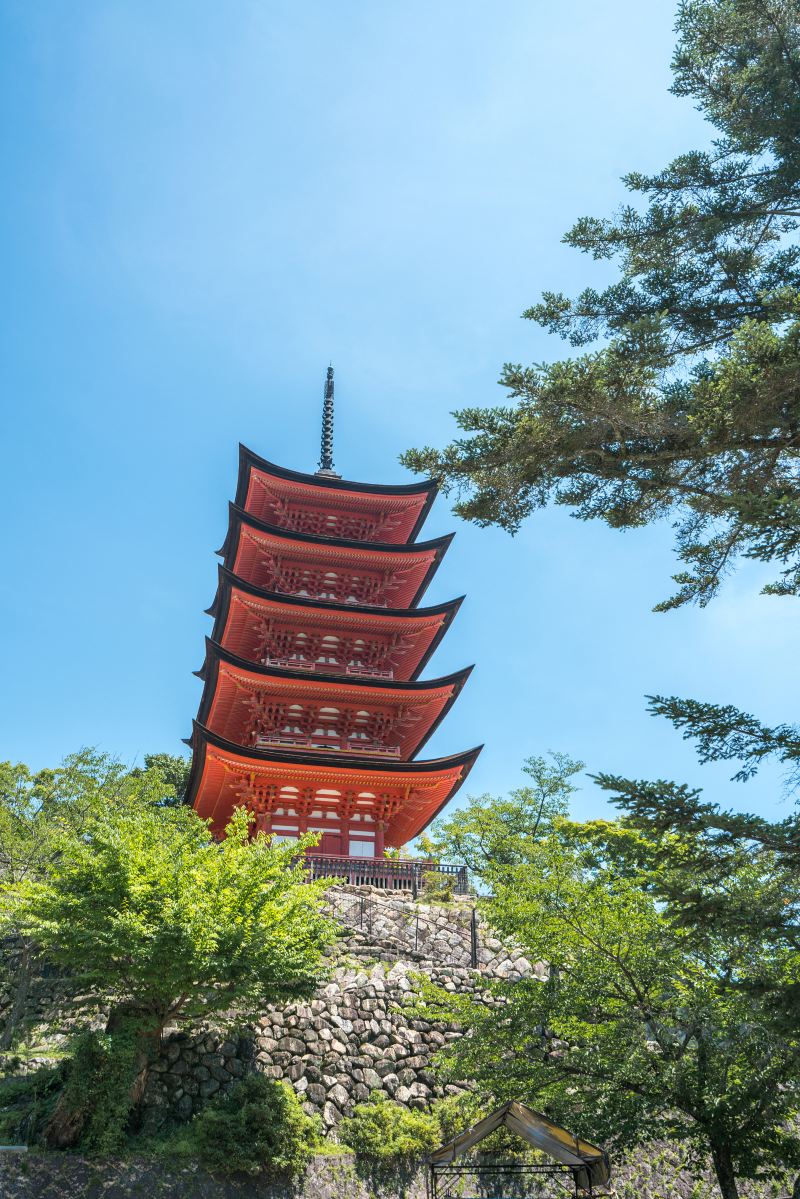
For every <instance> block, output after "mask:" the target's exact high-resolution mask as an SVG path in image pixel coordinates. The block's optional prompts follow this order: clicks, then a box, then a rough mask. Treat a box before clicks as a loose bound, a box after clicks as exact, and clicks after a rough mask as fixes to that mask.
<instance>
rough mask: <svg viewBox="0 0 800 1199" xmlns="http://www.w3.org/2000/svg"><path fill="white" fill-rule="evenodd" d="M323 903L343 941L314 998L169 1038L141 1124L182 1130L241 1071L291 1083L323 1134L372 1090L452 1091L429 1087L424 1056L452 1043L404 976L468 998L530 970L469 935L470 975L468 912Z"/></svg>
mask: <svg viewBox="0 0 800 1199" xmlns="http://www.w3.org/2000/svg"><path fill="white" fill-rule="evenodd" d="M328 899H329V903H330V906H331V909H332V911H333V912H334V913H335V915H336V916H337V918H338V919H339V920H340V921H341V923H342V924H343V925H344V927H345V930H346V936H345V938H344V939H343V943H342V946H341V947H340V951H339V955H338V959H337V962H336V964H335V965H334V967H333V971H332V975H331V977H330V978H329V980H328V981H327V982H326V983H325V984H324V985H323V986H322V987H321V988H320V990H319V992H318V993H317V995H316V996H315V997H314V998H312V999H311V1000H309V1001H308V1002H306V1003H298V1004H292V1005H290V1006H288V1007H283V1008H280V1009H278V1008H269V1009H267V1010H265V1012H264V1014H263V1016H261V1018H260V1019H259V1020H258V1023H257V1026H256V1028H255V1029H254V1030H253V1031H252V1033H250V1034H247V1035H239V1036H238V1037H225V1036H224V1035H221V1034H218V1033H214V1032H213V1031H209V1032H205V1033H201V1034H198V1035H197V1036H194V1037H190V1036H186V1035H185V1034H175V1035H173V1036H172V1037H169V1038H168V1039H167V1040H166V1042H165V1045H164V1052H163V1054H162V1057H161V1059H160V1060H159V1061H158V1062H157V1063H156V1064H155V1067H154V1070H153V1074H152V1077H151V1082H150V1086H149V1092H148V1096H147V1101H148V1104H149V1106H150V1108H151V1112H152V1117H151V1118H157V1117H156V1112H157V1111H158V1110H159V1109H160V1110H161V1111H163V1112H164V1113H165V1114H166V1113H167V1112H170V1113H172V1114H173V1115H175V1116H177V1117H178V1118H181V1119H188V1118H189V1117H190V1116H191V1114H192V1112H193V1111H195V1110H197V1108H198V1107H199V1106H201V1105H202V1103H203V1102H204V1101H205V1100H206V1099H208V1098H209V1097H210V1096H211V1095H214V1094H216V1093H217V1092H218V1091H224V1090H225V1089H226V1088H228V1087H230V1086H231V1085H233V1083H234V1082H235V1081H236V1079H238V1078H240V1077H241V1076H242V1075H243V1074H244V1073H245V1071H247V1070H249V1069H255V1070H258V1071H260V1072H262V1073H264V1074H266V1075H267V1076H268V1077H270V1078H277V1079H283V1080H285V1081H286V1082H289V1083H291V1085H292V1086H293V1087H294V1089H295V1090H296V1091H297V1093H298V1094H299V1095H300V1096H301V1098H302V1100H303V1104H304V1106H305V1108H306V1110H307V1111H308V1112H309V1113H312V1114H318V1115H320V1116H321V1117H322V1120H323V1123H324V1125H325V1129H326V1131H331V1130H333V1129H335V1127H336V1125H337V1124H338V1123H339V1121H340V1120H341V1118H342V1116H343V1115H347V1114H348V1113H349V1112H350V1111H351V1110H352V1107H353V1105H354V1104H355V1103H358V1102H360V1101H361V1100H364V1099H367V1098H368V1096H369V1095H370V1094H371V1093H372V1092H374V1091H377V1092H380V1093H381V1094H384V1095H386V1096H388V1097H389V1098H391V1099H394V1100H396V1101H397V1102H398V1103H402V1104H404V1105H405V1106H407V1107H410V1108H415V1107H417V1108H423V1107H426V1106H427V1104H428V1103H429V1102H430V1101H431V1100H432V1099H434V1098H437V1097H440V1096H442V1095H444V1094H451V1093H454V1092H455V1091H457V1090H459V1089H460V1088H457V1087H452V1086H445V1087H442V1086H441V1085H440V1084H439V1083H438V1082H437V1080H436V1078H435V1076H434V1073H433V1070H432V1066H431V1058H432V1056H433V1054H434V1053H435V1052H436V1051H437V1049H440V1048H441V1047H442V1046H443V1045H444V1044H445V1043H446V1042H447V1041H448V1040H449V1039H451V1038H452V1037H454V1036H456V1035H457V1033H456V1032H455V1030H454V1029H452V1028H449V1027H442V1026H438V1025H433V1024H431V1023H430V1022H428V1021H425V1020H421V1019H419V1018H418V1017H417V1015H416V1014H415V1012H414V1010H413V1009H414V1004H415V1002H416V996H415V987H414V981H413V976H414V975H416V974H424V975H426V976H427V977H429V978H431V979H432V980H433V982H435V983H436V984H437V985H439V986H442V987H444V988H445V989H446V990H448V991H455V990H459V991H461V992H464V991H468V992H476V991H480V990H482V989H483V983H484V981H485V980H487V979H489V978H496V977H503V978H509V977H523V976H525V975H528V974H530V973H531V971H532V970H533V969H534V967H532V966H531V964H530V963H529V962H527V961H526V960H525V958H524V957H523V955H522V953H521V952H520V951H519V950H518V949H511V948H508V947H505V946H503V944H502V943H501V942H500V941H499V940H497V939H496V938H494V937H492V936H491V935H490V933H489V930H488V929H486V928H485V927H484V926H483V925H481V924H478V927H477V933H478V936H477V946H476V949H477V954H476V957H477V966H476V967H475V968H472V967H471V965H470V962H471V959H472V955H473V944H472V928H471V925H472V918H473V917H472V903H471V902H468V901H454V902H452V903H450V904H447V905H435V904H427V903H424V902H420V901H415V900H413V899H412V898H411V896H410V895H409V894H408V893H405V892H388V893H387V892H385V891H380V890H376V889H373V888H368V887H336V888H332V889H331V891H330V892H329V893H328ZM535 969H537V971H538V972H539V973H542V968H541V967H538V968H535Z"/></svg>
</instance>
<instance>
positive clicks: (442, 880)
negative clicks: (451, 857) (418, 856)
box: [422, 870, 456, 903]
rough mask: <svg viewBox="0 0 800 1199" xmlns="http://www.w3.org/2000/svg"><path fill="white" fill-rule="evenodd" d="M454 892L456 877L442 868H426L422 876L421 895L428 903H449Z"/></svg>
mask: <svg viewBox="0 0 800 1199" xmlns="http://www.w3.org/2000/svg"><path fill="white" fill-rule="evenodd" d="M455 893H456V877H455V875H454V874H445V872H444V871H443V870H426V871H425V873H424V874H423V876H422V897H423V899H425V900H426V901H427V902H428V903H450V902H451V901H452V899H453V896H454V895H455Z"/></svg>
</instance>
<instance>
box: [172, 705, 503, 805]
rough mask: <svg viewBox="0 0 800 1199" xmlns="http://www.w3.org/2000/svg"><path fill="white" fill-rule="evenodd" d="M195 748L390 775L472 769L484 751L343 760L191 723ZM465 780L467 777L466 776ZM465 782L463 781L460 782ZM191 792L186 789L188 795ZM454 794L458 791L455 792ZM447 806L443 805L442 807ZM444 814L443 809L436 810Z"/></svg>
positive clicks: (261, 759)
mask: <svg viewBox="0 0 800 1199" xmlns="http://www.w3.org/2000/svg"><path fill="white" fill-rule="evenodd" d="M192 733H193V736H192V745H193V746H196V744H197V742H198V740H199V742H200V743H201V744H202V745H203V747H204V749H203V758H204V759H205V746H207V745H213V746H214V748H215V749H219V750H222V751H223V753H229V754H235V755H236V756H237V757H239V758H252V759H253V761H254V762H285V763H286V764H287V765H293V764H294V765H303V766H333V767H338V768H339V769H345V770H365V771H375V770H385V771H388V773H389V774H425V773H428V774H430V773H432V772H434V771H436V770H451V769H453V768H454V767H456V766H466V765H467V763H469V767H470V768H471V766H472V764H473V763H474V761H475V759H476V758H477V756H478V754H479V753H480V752H481V750H482V749H483V746H482V745H476V746H474V747H473V748H472V749H467V750H464V751H463V752H462V753H460V754H450V755H448V756H447V757H446V758H428V759H423V760H421V761H420V760H416V761H414V762H398V761H397V760H396V759H393V758H389V759H386V760H384V759H377V760H376V759H375V758H369V757H366V756H365V757H363V758H362V757H356V756H355V755H354V756H353V757H348V758H347V759H346V760H345V761H342V756H341V754H326V753H318V752H317V753H315V752H300V753H296V752H292V751H289V750H281V751H280V752H278V751H276V750H260V749H256V748H255V747H253V746H248V747H245V746H242V745H236V744H235V742H233V741H226V740H225V738H224V737H218V736H217V734H216V733H212V732H211V730H210V729H209V728H207V727H206V725H204V724H200V722H199V721H198V720H194V721H192ZM464 778H466V774H465V775H464ZM461 781H462V782H463V779H462V780H461ZM188 791H189V789H188V788H187V795H188ZM453 794H455V791H453ZM443 806H444V805H442V807H443ZM437 810H438V811H441V808H439V809H437Z"/></svg>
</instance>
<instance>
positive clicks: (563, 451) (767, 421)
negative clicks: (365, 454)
mask: <svg viewBox="0 0 800 1199" xmlns="http://www.w3.org/2000/svg"><path fill="white" fill-rule="evenodd" d="M677 34H678V43H677V48H676V50H675V54H674V58H673V71H674V84H673V87H672V91H673V92H675V94H676V95H678V96H685V97H687V98H688V99H690V100H693V101H694V102H695V104H696V106H697V107H698V108H699V109H700V111H701V112H702V113H703V114H704V115H705V116H706V117H707V118H708V120H709V121H710V122H711V125H712V126H713V128H714V130H715V131H716V140H715V141H714V143H713V145H712V147H711V148H710V149H708V150H695V151H689V152H687V153H686V154H684V155H682V156H681V157H679V158H677V159H675V161H674V162H671V163H670V164H669V165H668V166H666V167H665V168H664V170H663V171H661V172H660V173H658V174H656V175H651V176H647V175H643V174H641V173H639V172H635V171H634V172H632V173H631V174H629V175H627V176H626V178H625V181H624V182H625V184H626V186H627V187H628V189H629V190H630V191H631V192H632V193H633V196H634V201H633V202H632V203H631V204H629V205H627V206H625V207H623V208H622V209H621V210H620V211H619V212H617V213H616V214H615V215H614V216H613V217H611V218H610V219H598V218H596V217H584V218H583V219H581V220H579V221H578V222H577V224H576V225H575V226H574V228H572V229H571V230H570V231H569V233H567V235H566V237H565V241H566V242H567V244H568V245H570V246H573V247H575V248H576V249H578V250H581V251H582V252H584V253H586V254H588V255H589V256H590V257H592V258H594V259H596V260H610V261H613V262H616V263H617V264H618V266H619V276H618V278H617V280H616V281H615V282H614V283H612V284H611V285H610V286H608V287H606V288H605V289H603V290H600V291H598V290H597V289H595V288H594V287H592V286H588V287H587V288H586V289H585V290H584V291H583V292H581V294H580V295H578V296H577V297H576V298H574V299H570V298H568V297H567V296H564V295H562V294H560V293H555V292H546V293H545V294H544V295H543V296H542V299H541V301H540V302H539V303H537V304H535V305H533V307H531V308H530V309H529V310H528V311H527V312H526V313H525V314H524V315H525V316H526V317H527V318H529V319H531V320H534V321H536V322H538V323H539V324H540V325H543V326H544V327H545V328H546V329H548V330H551V331H552V332H554V333H557V334H559V335H560V336H561V337H563V338H565V339H566V340H567V341H568V342H569V343H570V344H571V345H573V346H575V347H580V346H585V345H590V344H591V343H593V342H597V341H598V340H599V342H600V348H599V349H596V348H595V349H591V350H590V351H588V352H585V353H581V354H578V355H576V356H573V357H569V358H566V359H563V360H561V361H557V362H554V363H548V364H544V365H537V366H530V367H523V366H518V365H507V366H506V367H505V369H504V371H503V375H502V378H501V380H500V382H501V383H502V385H503V386H504V387H505V388H507V390H508V393H509V399H510V401H512V402H511V403H510V404H509V405H506V406H502V407H492V408H471V409H466V410H464V411H461V412H457V413H456V414H455V415H456V419H457V422H458V424H459V426H460V427H461V429H462V430H464V432H465V433H466V434H467V436H466V437H464V438H461V439H459V440H456V441H454V442H453V443H452V444H451V445H449V446H447V447H445V448H444V449H442V450H436V449H432V448H430V447H428V448H425V449H422V450H409V451H408V452H407V453H406V454H405V455H404V456H403V461H404V463H405V464H406V465H407V466H409V467H411V468H412V469H413V470H416V471H420V472H423V473H426V474H433V475H436V476H438V477H439V478H440V479H442V480H443V483H444V485H445V487H446V488H451V489H454V490H455V491H456V493H457V495H458V497H459V499H458V503H457V505H456V510H457V511H458V512H459V513H460V514H461V515H462V516H464V517H466V518H467V519H469V520H473V521H475V522H477V523H478V524H484V525H485V524H498V525H500V526H502V527H503V528H506V529H508V530H510V531H511V532H514V531H515V530H516V529H517V528H518V527H519V524H520V522H521V521H522V520H523V519H524V518H525V517H526V516H527V515H528V514H529V513H530V512H531V511H533V510H534V509H536V508H538V507H541V506H543V505H544V504H546V503H548V502H549V501H551V500H555V502H557V503H560V504H567V505H569V506H570V507H572V508H573V510H574V513H575V515H576V516H578V517H580V518H581V519H591V518H599V519H602V520H605V521H606V522H607V523H608V524H609V525H611V526H612V527H615V528H626V527H632V526H637V525H644V524H647V523H649V522H651V521H653V520H657V519H659V518H661V517H664V516H667V515H669V516H672V517H673V518H674V519H675V521H676V528H677V548H678V553H679V556H680V558H681V560H682V562H683V564H684V569H683V570H682V571H681V572H680V573H679V574H678V575H676V576H675V577H676V581H677V583H678V590H677V591H676V592H675V594H674V595H672V597H671V598H668V599H666V600H665V601H664V602H663V603H662V604H660V605H659V607H661V608H670V607H674V606H676V605H679V604H684V603H687V602H690V601H696V602H698V603H700V604H705V603H707V602H708V600H709V599H710V598H711V597H712V596H713V595H714V594H715V592H716V591H717V589H718V587H719V585H720V582H721V580H722V578H723V576H724V575H725V573H726V570H728V569H729V567H730V566H731V564H732V563H733V562H734V561H735V559H736V557H737V556H744V557H749V558H755V559H758V560H763V561H769V562H774V563H776V564H777V566H778V570H777V573H776V576H775V578H774V579H773V581H772V582H771V583H769V584H768V586H767V587H766V588H765V590H767V591H772V592H776V593H779V594H792V595H796V594H798V592H800V477H799V475H798V472H799V468H800V320H799V319H798V318H800V248H799V247H798V242H797V228H798V218H800V138H798V129H800V5H798V3H797V0H685V2H684V3H682V4H681V5H680V7H679V10H678V20H677Z"/></svg>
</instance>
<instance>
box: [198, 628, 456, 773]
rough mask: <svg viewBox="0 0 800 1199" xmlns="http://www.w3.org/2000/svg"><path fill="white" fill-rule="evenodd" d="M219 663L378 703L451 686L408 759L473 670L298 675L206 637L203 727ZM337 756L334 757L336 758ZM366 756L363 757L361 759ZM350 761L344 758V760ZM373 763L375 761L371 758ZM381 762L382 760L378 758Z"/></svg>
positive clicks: (200, 714) (202, 674)
mask: <svg viewBox="0 0 800 1199" xmlns="http://www.w3.org/2000/svg"><path fill="white" fill-rule="evenodd" d="M220 662H226V663H227V664H228V665H229V666H232V667H233V668H234V669H235V670H240V671H241V672H242V674H249V675H251V676H253V677H254V678H259V679H276V680H281V679H286V680H288V681H289V682H292V683H300V684H306V685H307V686H313V685H315V684H318V683H319V684H322V686H323V687H325V686H330V687H332V688H337V689H341V691H342V692H347V691H351V692H354V691H367V692H373V693H374V694H375V701H376V703H379V702H380V699H381V694H382V693H383V694H384V695H385V694H386V693H387V692H389V693H391V692H398V691H399V692H403V691H405V692H410V693H411V694H412V695H413V694H417V695H420V696H422V695H424V694H425V692H426V691H435V690H437V689H441V690H444V689H446V688H447V687H451V688H452V691H451V693H450V695H449V697H448V698H447V699H446V700H445V702H444V703H443V704H442V707H441V709H440V710H439V713H438V714H437V716H436V719H435V720H434V721H432V722H431V724H430V725H429V727H428V728H427V729H426V730H425V733H424V734H423V735H422V736H421V737H420V739H419V741H417V742H415V743H414V747H413V749H412V750H411V751H410V754H409V759H406V760H410V759H411V758H413V757H414V756H415V755H416V754H418V753H419V752H420V750H421V749H422V748H423V746H424V745H425V744H426V743H427V742H428V741H429V740H430V738H431V737H432V736H433V734H434V733H435V732H436V730H437V729H438V727H439V725H440V724H441V723H442V721H443V720H444V718H445V716H446V715H447V713H448V712H449V711H450V709H451V708H452V706H453V704H454V703H455V702H456V700H457V699H458V697H459V695H460V694H461V690H462V688H463V686H464V684H465V683H466V681H467V679H468V678H469V676H470V675H471V674H472V671H473V669H474V667H472V666H467V667H465V668H464V669H463V670H457V671H454V672H453V674H449V675H445V676H444V678H441V679H425V680H423V681H422V682H420V681H418V680H417V681H408V682H405V681H402V680H399V679H369V678H365V679H360V680H359V679H351V678H347V677H346V676H343V675H336V674H322V673H319V674H316V673H315V674H313V675H305V674H299V673H298V672H297V671H295V670H286V669H284V668H282V667H279V666H261V665H257V664H255V663H253V662H248V661H247V659H246V658H240V657H239V656H238V655H237V654H232V653H231V652H230V651H229V650H226V649H225V648H224V647H223V646H221V645H220V644H219V642H218V641H212V640H211V638H210V637H206V659H205V662H204V663H203V665H202V667H201V668H200V670H196V671H195V672H194V673H195V674H196V675H197V677H198V678H199V679H202V681H203V684H204V686H203V694H202V696H201V699H200V707H199V708H198V712H197V720H198V723H200V724H202V725H203V726H205V722H206V720H207V719H208V716H209V713H210V710H211V705H212V703H213V702H214V693H215V692H216V689H217V680H218V678H219V665H220ZM240 749H244V751H245V752H246V753H249V748H248V747H246V746H242V747H240ZM308 752H309V753H311V754H313V756H314V758H315V759H317V758H319V757H322V756H324V755H325V751H324V750H322V751H320V750H309V751H308ZM337 756H338V755H337ZM366 756H368V755H365V757H366ZM350 760H351V759H350V758H348V761H350ZM372 760H373V761H375V759H372ZM380 760H382V759H380Z"/></svg>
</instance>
